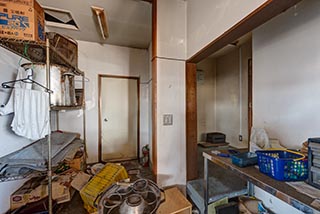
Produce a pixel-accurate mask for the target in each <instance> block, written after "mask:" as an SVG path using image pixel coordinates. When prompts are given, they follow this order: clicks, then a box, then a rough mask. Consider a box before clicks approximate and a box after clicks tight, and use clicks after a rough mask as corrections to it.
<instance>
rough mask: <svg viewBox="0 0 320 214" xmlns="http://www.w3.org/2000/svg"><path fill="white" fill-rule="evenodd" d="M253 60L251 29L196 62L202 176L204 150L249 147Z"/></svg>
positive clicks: (199, 174) (199, 167)
mask: <svg viewBox="0 0 320 214" xmlns="http://www.w3.org/2000/svg"><path fill="white" fill-rule="evenodd" d="M251 63H252V39H251V33H248V34H246V35H245V36H243V37H241V38H239V39H238V40H236V41H234V42H232V43H230V44H228V45H227V46H225V47H224V48H222V49H220V50H219V51H217V52H215V53H214V54H212V55H211V56H209V57H208V58H206V59H204V60H202V61H201V62H199V63H197V64H196V67H197V69H196V91H197V92H196V100H197V142H198V164H197V166H198V173H197V174H198V178H201V177H203V158H202V152H203V151H209V150H213V149H217V148H219V149H220V148H221V147H223V146H232V147H235V148H248V145H249V138H250V129H251V126H252V110H251V109H252V66H251ZM213 134H215V135H213ZM221 134H222V135H221ZM213 136H215V137H213ZM213 138H216V139H217V140H213ZM223 138H224V140H223V142H222V139H223ZM219 146H220V147H219Z"/></svg>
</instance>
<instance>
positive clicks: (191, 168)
mask: <svg viewBox="0 0 320 214" xmlns="http://www.w3.org/2000/svg"><path fill="white" fill-rule="evenodd" d="M186 89H187V90H186V141H187V155H186V158H187V180H188V181H190V180H194V179H197V178H198V161H197V158H198V152H197V66H196V64H194V63H186Z"/></svg>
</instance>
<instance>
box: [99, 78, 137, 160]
mask: <svg viewBox="0 0 320 214" xmlns="http://www.w3.org/2000/svg"><path fill="white" fill-rule="evenodd" d="M139 85H140V79H139V77H125V76H111V75H99V161H102V162H107V161H124V160H134V159H138V158H139V144H140V143H139V139H140V136H139V124H140V120H139V118H140V117H139V115H140V104H139V103H140V102H139V99H140V98H139Z"/></svg>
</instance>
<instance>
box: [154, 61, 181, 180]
mask: <svg viewBox="0 0 320 214" xmlns="http://www.w3.org/2000/svg"><path fill="white" fill-rule="evenodd" d="M158 62H159V63H158V65H157V70H158V71H160V72H158V77H157V81H158V87H157V90H158V93H157V118H158V119H157V127H158V129H157V146H158V147H157V148H158V149H157V157H158V159H157V161H158V172H157V182H158V184H159V185H161V186H168V185H174V184H185V183H186V140H185V138H186V134H185V129H186V127H185V124H186V122H185V109H186V107H185V63H184V62H179V61H178V62H177V61H173V60H162V59H159V61H158ZM164 114H172V115H173V125H172V126H164V125H163V119H162V118H163V115H164Z"/></svg>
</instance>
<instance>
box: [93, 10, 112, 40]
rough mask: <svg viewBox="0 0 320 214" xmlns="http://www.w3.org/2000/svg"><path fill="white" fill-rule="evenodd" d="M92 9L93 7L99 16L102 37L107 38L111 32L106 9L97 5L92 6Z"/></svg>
mask: <svg viewBox="0 0 320 214" xmlns="http://www.w3.org/2000/svg"><path fill="white" fill-rule="evenodd" d="M91 9H92V12H93V13H94V14H95V16H96V17H97V21H98V24H99V28H100V31H101V36H102V38H103V39H107V38H108V37H109V33H108V25H107V16H106V14H105V12H104V9H103V8H101V7H95V6H91Z"/></svg>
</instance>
